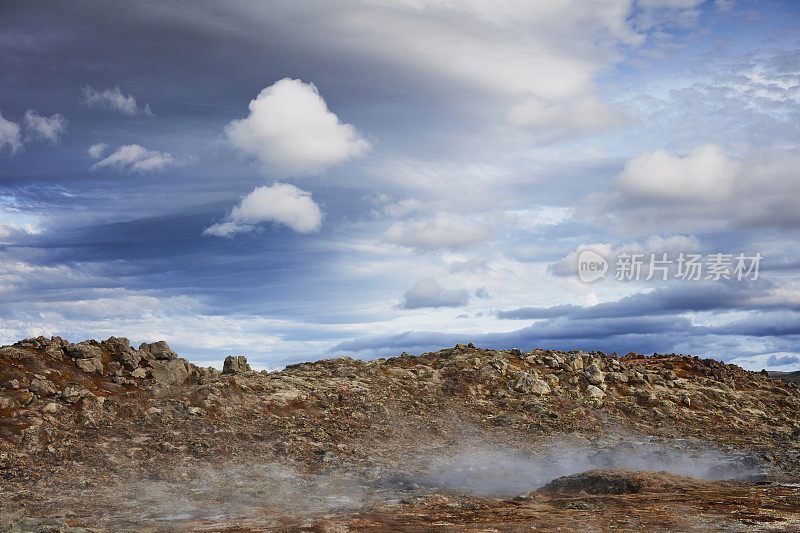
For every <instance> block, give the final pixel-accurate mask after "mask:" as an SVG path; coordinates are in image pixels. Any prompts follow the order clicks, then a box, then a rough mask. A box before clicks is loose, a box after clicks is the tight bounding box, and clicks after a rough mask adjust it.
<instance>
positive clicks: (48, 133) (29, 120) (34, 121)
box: [25, 109, 67, 144]
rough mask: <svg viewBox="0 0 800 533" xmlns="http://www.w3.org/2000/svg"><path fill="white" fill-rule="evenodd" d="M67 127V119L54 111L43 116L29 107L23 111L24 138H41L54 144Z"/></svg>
mask: <svg viewBox="0 0 800 533" xmlns="http://www.w3.org/2000/svg"><path fill="white" fill-rule="evenodd" d="M66 129H67V120H66V119H65V118H64V117H63V116H61V115H60V114H58V113H56V114H54V115H51V116H50V117H43V116H41V115H40V114H38V113H37V112H36V111H34V110H32V109H29V110H28V111H27V112H26V113H25V131H26V140H41V141H47V142H49V143H51V144H56V143H57V142H58V141H59V138H60V137H61V135H62V134H63V133H64V132H65V131H66Z"/></svg>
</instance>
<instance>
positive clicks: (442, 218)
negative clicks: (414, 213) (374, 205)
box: [384, 213, 491, 250]
mask: <svg viewBox="0 0 800 533" xmlns="http://www.w3.org/2000/svg"><path fill="white" fill-rule="evenodd" d="M490 236H491V233H490V231H489V229H488V228H487V227H485V226H482V225H479V224H476V223H473V222H470V221H468V220H467V219H465V218H464V217H461V216H458V215H451V214H446V213H439V214H437V215H436V216H434V217H432V218H427V219H420V220H406V221H400V222H395V223H394V224H392V226H391V227H389V229H388V230H387V231H386V233H385V234H384V240H385V241H386V242H388V243H391V244H399V245H400V246H405V247H407V248H416V249H418V250H436V249H442V248H446V249H461V248H468V247H470V246H474V245H476V244H479V243H481V242H484V241H486V240H487V239H488V238H489V237H490Z"/></svg>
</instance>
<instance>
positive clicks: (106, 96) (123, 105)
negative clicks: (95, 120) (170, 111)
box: [83, 87, 153, 117]
mask: <svg viewBox="0 0 800 533" xmlns="http://www.w3.org/2000/svg"><path fill="white" fill-rule="evenodd" d="M83 97H84V98H83V103H84V104H85V105H86V106H88V107H95V108H99V109H105V110H106V111H117V112H119V113H122V114H123V115H128V116H130V117H132V116H135V115H147V116H153V112H152V110H151V109H150V105H149V104H144V105H143V106H142V107H139V105H138V104H137V103H136V98H134V97H133V96H130V95H124V94H122V91H121V90H120V88H119V87H115V88H114V89H104V90H102V91H99V90H97V89H94V88H92V87H84V88H83Z"/></svg>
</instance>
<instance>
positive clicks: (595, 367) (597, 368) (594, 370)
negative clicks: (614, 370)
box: [586, 363, 603, 376]
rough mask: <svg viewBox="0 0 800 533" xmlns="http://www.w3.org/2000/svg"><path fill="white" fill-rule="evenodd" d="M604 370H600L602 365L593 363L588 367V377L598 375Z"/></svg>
mask: <svg viewBox="0 0 800 533" xmlns="http://www.w3.org/2000/svg"><path fill="white" fill-rule="evenodd" d="M602 371H603V369H602V368H600V365H598V364H597V363H592V364H590V365H589V366H587V367H586V375H587V376H591V375H592V374H597V373H598V372H602Z"/></svg>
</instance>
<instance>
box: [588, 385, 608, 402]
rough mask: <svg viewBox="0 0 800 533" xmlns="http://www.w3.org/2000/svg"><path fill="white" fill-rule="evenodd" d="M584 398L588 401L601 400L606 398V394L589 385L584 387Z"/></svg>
mask: <svg viewBox="0 0 800 533" xmlns="http://www.w3.org/2000/svg"><path fill="white" fill-rule="evenodd" d="M586 396H588V397H589V399H590V400H602V399H603V398H605V397H606V393H605V392H603V391H602V389H600V388H599V387H595V386H594V385H589V386H588V387H586Z"/></svg>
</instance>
